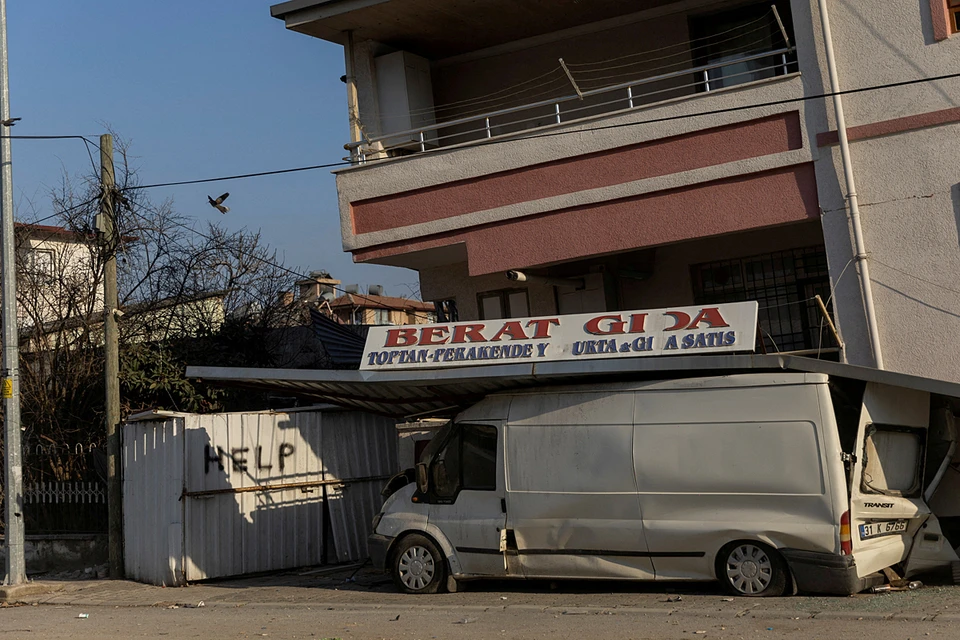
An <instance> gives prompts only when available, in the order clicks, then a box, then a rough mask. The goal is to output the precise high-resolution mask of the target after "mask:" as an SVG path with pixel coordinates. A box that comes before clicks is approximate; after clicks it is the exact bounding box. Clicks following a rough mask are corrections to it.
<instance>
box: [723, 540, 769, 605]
mask: <svg viewBox="0 0 960 640" xmlns="http://www.w3.org/2000/svg"><path fill="white" fill-rule="evenodd" d="M726 573H727V579H728V580H729V581H730V584H731V586H733V588H734V589H736V590H737V591H739V592H740V593H745V594H754V593H760V592H761V591H763V590H764V589H766V588H767V587H768V586H770V581H771V580H772V579H773V561H772V560H771V559H770V556H769V555H768V554H767V552H766V551H764V550H763V549H761V548H760V547H758V546H756V545H753V544H742V545H740V546H738V547H735V548H734V549H733V550H732V551H731V552H730V555H729V556H727V562H726Z"/></svg>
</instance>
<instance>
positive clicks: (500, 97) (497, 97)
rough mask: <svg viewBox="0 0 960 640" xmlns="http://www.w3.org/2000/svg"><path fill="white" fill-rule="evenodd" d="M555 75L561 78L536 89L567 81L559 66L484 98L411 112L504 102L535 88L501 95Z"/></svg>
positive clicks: (412, 110)
mask: <svg viewBox="0 0 960 640" xmlns="http://www.w3.org/2000/svg"><path fill="white" fill-rule="evenodd" d="M554 74H558V75H559V77H557V78H555V79H553V80H549V81H548V82H545V83H541V84H538V85H534V86H535V87H536V86H543V85H545V84H551V83H553V82H556V81H557V80H565V77H564V73H563V69H561V68H560V66H559V65H558V66H556V67H554V68H552V69H550V71H548V72H546V73H544V74H541V75H539V76H536V77H533V78H530V79H529V80H524V81H523V82H518V83H516V84H514V85H510V86H509V87H505V88H503V89H500V90H498V91H493V92H491V93H487V94H484V95H482V96H474V97H472V98H464V99H463V100H454V101H453V102H445V103H443V104H442V105H440V106H433V107H423V108H421V109H411V110H410V113H411V114H421V113H435V112H438V111H445V110H449V109H455V108H456V109H460V108H464V107H472V106H473V105H474V104H478V103H481V102H490V101H499V100H504V99H506V98H509V97H512V96H514V95H518V94H521V93H525V92H527V91H530V89H532V88H533V87H528V88H526V89H521V90H519V91H515V92H513V93H510V94H509V95H500V94H502V93H505V92H509V91H511V90H513V89H516V88H517V87H521V86H525V85H528V84H530V83H531V82H536V81H538V80H543V79H544V78H547V77H549V76H552V75H554Z"/></svg>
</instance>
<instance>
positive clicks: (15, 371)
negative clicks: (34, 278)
mask: <svg viewBox="0 0 960 640" xmlns="http://www.w3.org/2000/svg"><path fill="white" fill-rule="evenodd" d="M9 119H10V76H9V73H8V69H7V2H6V0H0V120H9ZM13 234H14V229H13V156H12V154H11V151H10V138H9V137H7V136H6V135H5V136H3V137H2V138H0V245H2V246H0V270H2V274H0V275H2V285H0V286H2V295H3V300H2V303H0V304H2V316H3V317H2V324H3V372H2V375H3V379H2V385H0V396H2V397H3V418H4V419H3V427H4V440H3V445H4V446H3V462H4V469H5V478H4V479H5V484H4V491H5V496H4V498H5V505H6V529H5V530H4V545H5V546H6V551H7V576H6V580H5V584H8V585H17V584H23V583H24V582H26V581H27V571H26V566H25V562H24V556H23V462H22V460H21V456H22V452H21V448H20V345H19V336H18V335H17V263H16V253H15V252H16V250H17V246H16V245H17V243H16V240H15V238H14V235H13Z"/></svg>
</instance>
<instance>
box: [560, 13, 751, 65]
mask: <svg viewBox="0 0 960 640" xmlns="http://www.w3.org/2000/svg"><path fill="white" fill-rule="evenodd" d="M759 31H767V32H768V36H769V25H765V26H763V27H758V28H756V29H753V30H751V31H747V32H745V33H742V34H739V35H737V36H735V37H732V38H727V39H725V40H720V41H717V42H712V43H710V44H706V45H701V46H699V47H691V48H689V49H685V50H683V51H678V52H677V53H672V54H670V55H666V56H658V57H655V58H644V59H642V60H638V61H636V62H628V63H626V64H621V65H613V66H610V65H609V64H607V65H605V66H603V67H600V68H597V69H587V68H582V67H583V66H585V65H577V64H571V63H567V66H568V67H571V70H572V71H574V72H575V73H577V74H591V73H603V72H604V71H609V70H612V69H623V68H626V67H634V66H637V65H640V64H649V63H650V62H656V61H658V60H669V59H671V58H677V57H681V56H682V57H684V58H685V59H686V60H684V61H682V62H687V61H689V59H690V58H695V57H697V56H696V51H697V50H699V49H705V48H707V47H713V46H716V45H719V44H723V43H725V42H732V41H734V40H739V39H740V38H741V37H743V36H747V35H750V34H752V33H756V32H759ZM761 44H762V45H767V46H770V38H769V37H766V38H757V39H756V40H752V41H751V45H761ZM740 46H741V47H742V46H743V45H740ZM646 53H648V52H644V53H643V54H634V55H633V56H632V57H639V56H640V55H645V54H646ZM725 53H732V52H730V51H727V50H725ZM623 59H625V57H624V58H619V60H623ZM616 61H618V59H617V58H614V59H611V60H608V61H606V62H608V63H609V62H616ZM677 64H679V63H670V64H668V65H665V66H668V67H671V66H676V65H677Z"/></svg>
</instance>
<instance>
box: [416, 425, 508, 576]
mask: <svg viewBox="0 0 960 640" xmlns="http://www.w3.org/2000/svg"><path fill="white" fill-rule="evenodd" d="M501 440H502V438H501V437H500V427H499V425H496V424H481V423H473V422H470V423H459V424H456V425H454V428H453V429H452V431H451V433H450V436H449V437H448V439H447V442H446V443H445V444H443V445H442V448H441V449H440V450H439V451H438V452H437V454H436V456H434V458H433V460H432V461H431V462H430V468H429V473H430V492H429V494H428V495H426V496H424V498H425V499H426V501H427V502H429V507H428V509H427V524H428V526H431V527H432V526H435V527H437V528H438V529H439V530H440V532H441V533H442V534H443V535H444V536H445V537H446V538H447V540H448V541H449V542H450V545H451V546H452V547H453V548H454V550H455V551H456V554H457V559H458V560H459V562H460V567H461V573H462V574H464V575H474V576H493V577H495V576H503V575H506V570H505V565H504V559H503V554H502V553H501V551H500V536H501V533H500V532H501V531H502V530H503V528H504V526H505V524H506V518H507V514H506V501H505V500H504V480H503V447H502V445H501Z"/></svg>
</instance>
